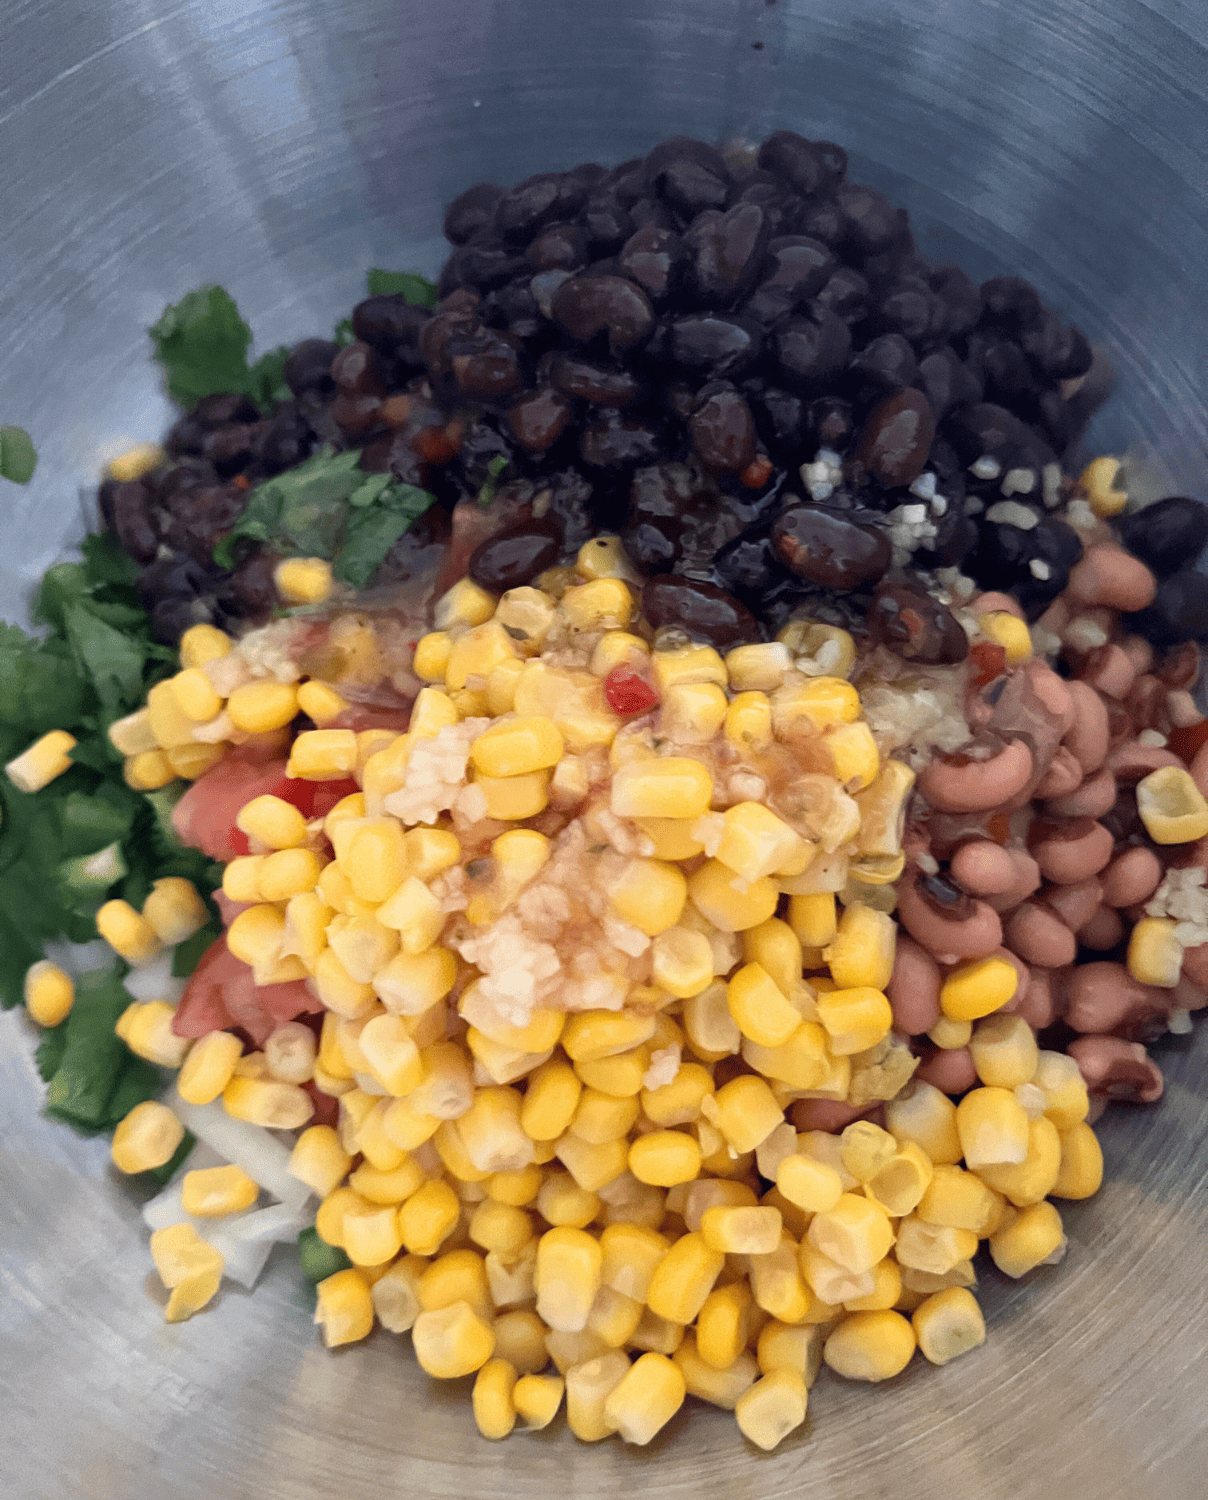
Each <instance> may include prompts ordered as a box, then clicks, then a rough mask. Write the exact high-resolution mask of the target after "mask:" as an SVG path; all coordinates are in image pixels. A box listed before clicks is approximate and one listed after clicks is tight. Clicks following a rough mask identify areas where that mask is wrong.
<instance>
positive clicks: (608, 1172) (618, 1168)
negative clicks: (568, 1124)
mask: <svg viewBox="0 0 1208 1500" xmlns="http://www.w3.org/2000/svg"><path fill="white" fill-rule="evenodd" d="M635 1092H636V1090H635ZM554 1154H555V1155H556V1156H557V1158H558V1160H559V1161H560V1162H561V1163H562V1165H563V1166H564V1167H565V1168H566V1169H567V1171H568V1172H569V1173H570V1175H571V1176H572V1177H573V1178H574V1179H575V1181H576V1182H577V1183H578V1184H579V1186H580V1187H581V1188H583V1189H585V1190H586V1191H587V1192H589V1193H595V1192H598V1191H599V1190H600V1188H602V1187H607V1185H608V1184H609V1183H610V1182H613V1181H615V1180H616V1178H618V1177H619V1176H620V1175H621V1173H622V1172H623V1171H624V1170H625V1167H626V1164H627V1161H628V1156H629V1151H628V1145H627V1143H626V1142H625V1141H604V1142H602V1143H601V1144H600V1145H598V1146H593V1145H591V1144H590V1143H589V1142H588V1141H584V1140H580V1138H579V1137H578V1136H576V1135H570V1134H569V1133H568V1134H566V1135H564V1136H563V1137H562V1138H561V1140H560V1141H559V1142H558V1144H557V1147H556V1148H555V1153H554Z"/></svg>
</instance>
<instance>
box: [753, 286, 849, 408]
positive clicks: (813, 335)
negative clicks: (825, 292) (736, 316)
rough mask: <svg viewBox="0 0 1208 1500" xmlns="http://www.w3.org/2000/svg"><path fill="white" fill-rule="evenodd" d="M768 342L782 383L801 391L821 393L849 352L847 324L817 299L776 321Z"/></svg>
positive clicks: (843, 364)
mask: <svg viewBox="0 0 1208 1500" xmlns="http://www.w3.org/2000/svg"><path fill="white" fill-rule="evenodd" d="M771 344H772V355H773V357H774V358H775V360H776V363H777V365H778V366H779V367H780V370H781V373H782V374H783V376H784V379H785V383H786V384H787V385H788V386H789V387H790V388H791V389H793V390H798V391H801V392H802V393H803V394H815V393H817V394H821V392H822V391H823V390H824V389H825V387H826V386H827V385H828V384H829V383H830V382H831V381H833V380H834V379H836V377H837V376H838V375H839V374H840V372H841V371H842V370H843V369H844V368H845V366H846V365H847V361H848V358H849V356H850V355H851V333H850V331H849V330H848V326H847V324H846V323H845V322H844V321H843V319H842V318H840V317H839V316H838V314H837V313H834V312H832V311H831V310H830V309H829V308H828V307H825V306H823V305H820V304H819V303H818V302H814V303H811V304H810V305H809V306H808V307H807V308H806V309H805V310H804V311H803V312H802V313H800V314H797V315H795V316H794V317H791V318H786V319H785V320H784V322H783V323H779V324H777V326H776V328H775V329H774V330H773V331H772V338H771Z"/></svg>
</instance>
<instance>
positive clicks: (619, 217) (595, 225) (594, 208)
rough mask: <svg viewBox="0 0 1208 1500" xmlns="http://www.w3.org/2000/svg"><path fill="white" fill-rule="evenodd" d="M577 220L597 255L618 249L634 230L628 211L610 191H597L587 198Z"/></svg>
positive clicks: (609, 253) (607, 253)
mask: <svg viewBox="0 0 1208 1500" xmlns="http://www.w3.org/2000/svg"><path fill="white" fill-rule="evenodd" d="M579 222H580V223H581V224H582V225H583V228H584V229H585V230H586V232H587V238H588V240H589V242H590V244H591V247H592V249H593V251H595V253H596V254H597V255H601V254H603V255H611V254H613V253H614V252H615V251H617V250H619V249H620V248H621V246H622V245H623V244H624V243H625V241H626V240H627V239H628V238H629V236H630V235H631V234H632V233H633V230H634V224H633V220H632V219H631V218H630V217H629V214H628V212H627V211H626V210H625V209H624V208H622V206H621V204H620V203H619V202H618V201H617V199H616V198H615V197H614V196H613V195H612V194H610V193H597V194H595V196H593V197H591V198H589V199H588V200H587V202H586V204H585V205H584V207H583V212H582V213H581V214H580V215H579Z"/></svg>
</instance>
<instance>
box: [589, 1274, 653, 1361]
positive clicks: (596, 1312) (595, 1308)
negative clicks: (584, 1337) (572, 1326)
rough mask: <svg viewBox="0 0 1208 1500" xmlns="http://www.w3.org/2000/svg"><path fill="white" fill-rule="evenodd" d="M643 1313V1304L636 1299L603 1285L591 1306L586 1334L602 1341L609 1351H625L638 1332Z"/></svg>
mask: <svg viewBox="0 0 1208 1500" xmlns="http://www.w3.org/2000/svg"><path fill="white" fill-rule="evenodd" d="M642 1312H643V1308H642V1304H641V1303H640V1302H638V1301H637V1300H636V1299H635V1298H633V1297H626V1296H624V1295H623V1294H622V1293H620V1292H614V1291H613V1289H612V1288H611V1287H610V1286H604V1285H603V1284H601V1286H600V1290H599V1291H598V1292H597V1293H596V1296H595V1301H594V1302H593V1303H592V1305H591V1312H590V1313H589V1314H588V1318H587V1328H586V1329H585V1332H586V1333H587V1334H591V1335H593V1336H594V1337H596V1338H598V1339H600V1340H601V1342H602V1343H603V1344H604V1345H605V1346H606V1347H607V1348H609V1349H623V1348H624V1347H625V1345H626V1344H628V1343H629V1341H630V1339H631V1338H632V1337H633V1335H634V1333H635V1332H636V1330H637V1326H638V1324H639V1323H640V1322H641V1319H642Z"/></svg>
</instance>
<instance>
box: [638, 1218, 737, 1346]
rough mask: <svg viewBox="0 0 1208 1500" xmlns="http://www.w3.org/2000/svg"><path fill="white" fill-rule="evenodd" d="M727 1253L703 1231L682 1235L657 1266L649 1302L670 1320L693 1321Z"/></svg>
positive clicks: (651, 1282)
mask: <svg viewBox="0 0 1208 1500" xmlns="http://www.w3.org/2000/svg"><path fill="white" fill-rule="evenodd" d="M724 1264H725V1256H724V1255H723V1254H722V1253H721V1252H720V1251H719V1250H711V1249H710V1248H709V1246H708V1245H707V1244H706V1243H705V1238H704V1236H703V1235H702V1234H691V1233H689V1234H685V1235H681V1236H680V1238H679V1239H678V1240H676V1241H675V1243H674V1244H673V1245H672V1246H671V1248H670V1249H669V1250H668V1251H667V1252H666V1254H665V1255H664V1256H663V1258H662V1260H660V1261H659V1263H658V1264H657V1265H656V1266H655V1268H654V1274H653V1276H652V1277H651V1278H650V1286H649V1290H648V1292H647V1295H646V1304H647V1306H648V1307H649V1309H650V1311H651V1312H652V1313H654V1314H655V1316H656V1317H660V1318H665V1319H666V1320H667V1321H668V1322H669V1323H679V1324H681V1325H682V1324H686V1323H691V1322H692V1321H693V1320H694V1319H695V1318H696V1316H697V1314H698V1313H699V1312H700V1310H701V1308H702V1307H703V1306H704V1304H705V1298H706V1297H707V1296H708V1295H709V1293H710V1292H711V1291H712V1290H713V1283H714V1282H715V1281H716V1280H717V1277H718V1274H719V1273H720V1271H721V1268H722V1266H723V1265H724Z"/></svg>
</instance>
